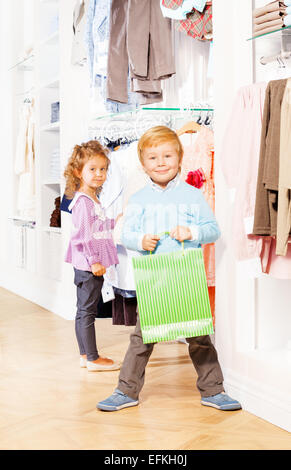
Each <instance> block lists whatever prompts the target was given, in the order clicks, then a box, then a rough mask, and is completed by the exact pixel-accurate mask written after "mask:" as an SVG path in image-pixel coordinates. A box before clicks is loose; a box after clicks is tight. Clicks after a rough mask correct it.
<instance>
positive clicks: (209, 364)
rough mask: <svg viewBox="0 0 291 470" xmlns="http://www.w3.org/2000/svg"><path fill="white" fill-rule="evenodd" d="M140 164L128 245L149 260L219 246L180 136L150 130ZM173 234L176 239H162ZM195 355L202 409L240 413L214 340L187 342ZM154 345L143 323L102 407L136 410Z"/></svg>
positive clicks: (142, 146) (126, 239) (130, 210)
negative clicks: (184, 172) (190, 178)
mask: <svg viewBox="0 0 291 470" xmlns="http://www.w3.org/2000/svg"><path fill="white" fill-rule="evenodd" d="M138 154H139V159H140V161H141V163H142V166H143V169H144V171H145V172H146V174H147V175H148V177H149V184H148V185H147V186H146V187H145V188H143V189H141V190H140V191H138V192H137V193H135V194H134V195H133V196H132V197H131V199H130V200H129V203H128V207H127V210H126V213H125V220H124V226H123V234H122V243H123V244H124V246H125V247H126V248H128V249H130V250H134V251H138V252H141V253H142V254H143V255H148V254H149V253H150V252H154V254H157V253H159V254H160V253H168V252H171V251H177V250H180V249H181V242H184V249H185V250H187V249H191V248H192V249H193V248H200V247H201V245H202V244H207V243H213V242H215V241H216V240H217V239H218V238H219V236H220V231H219V228H218V225H217V222H216V220H215V217H214V215H213V213H212V211H211V209H210V207H209V205H208V204H207V202H206V200H205V199H204V197H203V194H202V192H201V191H200V190H199V189H196V188H194V187H192V186H189V185H188V184H186V183H184V182H183V181H181V179H180V168H181V163H182V158H183V147H182V144H181V142H180V140H179V138H178V136H177V134H176V133H175V132H174V131H172V130H171V129H169V128H167V127H165V126H157V127H154V128H152V129H149V130H148V131H147V132H146V133H145V134H144V135H143V136H142V137H141V138H140V140H139V143H138ZM164 232H170V237H163V238H160V237H159V236H158V235H157V234H160V233H164ZM186 341H187V343H188V345H189V356H190V358H191V360H192V362H193V365H194V367H195V369H196V372H197V375H198V378H197V388H198V390H199V392H200V394H201V404H202V405H205V406H211V407H214V408H217V409H219V410H224V411H227V410H238V409H241V405H240V403H239V402H238V401H236V400H233V399H232V398H230V397H229V396H228V395H227V394H226V393H225V392H224V388H223V375H222V372H221V368H220V365H219V362H218V358H217V352H216V349H215V347H214V345H213V344H212V342H211V339H210V337H209V336H199V337H195V338H186ZM153 348H154V344H144V343H143V340H142V334H141V329H140V321H139V318H138V320H137V324H136V328H135V331H134V333H133V334H132V335H131V336H130V344H129V348H128V350H127V353H126V355H125V358H124V361H123V365H122V368H121V370H120V375H119V381H118V386H117V388H116V389H115V391H114V393H113V394H112V395H111V396H110V397H108V398H107V399H105V400H103V401H100V402H99V403H98V404H97V408H98V409H100V410H103V411H118V410H120V409H122V408H127V407H131V406H136V405H138V403H139V393H140V391H141V389H142V387H143V384H144V378H145V368H146V365H147V363H148V360H149V358H150V355H151V353H152V351H153Z"/></svg>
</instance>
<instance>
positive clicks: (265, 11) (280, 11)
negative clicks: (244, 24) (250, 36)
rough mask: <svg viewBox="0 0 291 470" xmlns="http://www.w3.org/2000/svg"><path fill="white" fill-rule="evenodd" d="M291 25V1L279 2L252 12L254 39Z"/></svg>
mask: <svg viewBox="0 0 291 470" xmlns="http://www.w3.org/2000/svg"><path fill="white" fill-rule="evenodd" d="M290 25H291V0H285V1H284V2H281V1H279V0H277V1H275V2H271V3H268V4H267V5H265V6H263V7H260V8H255V9H254V10H253V30H254V37H256V36H260V35H262V34H267V33H272V32H273V31H276V30H278V29H281V28H284V27H285V26H290Z"/></svg>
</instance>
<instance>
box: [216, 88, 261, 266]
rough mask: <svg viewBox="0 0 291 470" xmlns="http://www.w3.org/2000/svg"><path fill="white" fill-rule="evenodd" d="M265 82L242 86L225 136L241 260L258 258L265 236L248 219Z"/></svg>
mask: <svg viewBox="0 0 291 470" xmlns="http://www.w3.org/2000/svg"><path fill="white" fill-rule="evenodd" d="M266 86H267V84H266V83H256V84H253V85H249V86H245V87H242V88H241V89H240V90H239V91H238V93H237V96H236V99H235V101H234V104H233V107H232V112H231V116H230V119H229V121H228V125H227V128H226V132H225V135H224V139H223V145H222V152H221V156H220V162H221V168H222V171H223V174H224V177H225V180H226V184H227V186H228V187H229V188H230V189H231V188H235V189H236V196H235V207H234V211H233V213H234V217H233V246H234V252H235V257H236V259H237V260H238V261H242V260H247V259H253V258H258V257H260V255H261V252H262V244H263V239H262V238H261V237H256V236H251V235H249V233H251V232H252V227H251V229H250V231H248V230H246V229H245V222H247V221H250V220H252V218H253V216H254V211H255V201H256V188H257V177H258V165H259V155H260V139H261V129H262V118H263V109H264V101H265V91H266Z"/></svg>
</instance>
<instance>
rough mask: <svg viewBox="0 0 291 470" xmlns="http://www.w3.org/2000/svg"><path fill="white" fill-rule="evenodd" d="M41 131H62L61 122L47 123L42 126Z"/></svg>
mask: <svg viewBox="0 0 291 470" xmlns="http://www.w3.org/2000/svg"><path fill="white" fill-rule="evenodd" d="M40 130H41V131H43V132H59V131H60V122H59V121H58V122H53V123H51V124H47V125H45V126H42V127H41V129H40Z"/></svg>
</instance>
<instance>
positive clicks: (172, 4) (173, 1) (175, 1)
mask: <svg viewBox="0 0 291 470" xmlns="http://www.w3.org/2000/svg"><path fill="white" fill-rule="evenodd" d="M183 1H184V0H162V4H163V5H164V7H166V8H171V10H176V8H179V6H181V5H182V3H183Z"/></svg>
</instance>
